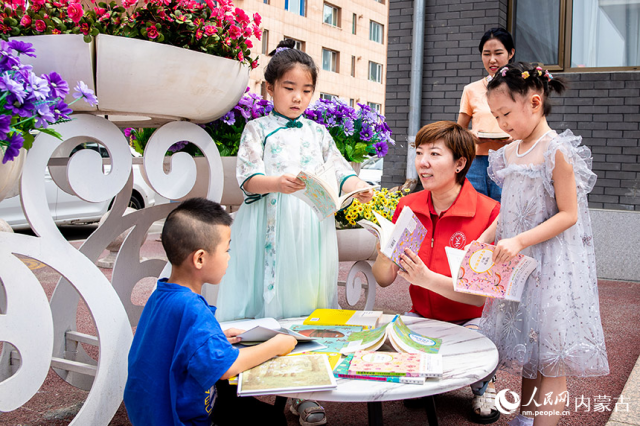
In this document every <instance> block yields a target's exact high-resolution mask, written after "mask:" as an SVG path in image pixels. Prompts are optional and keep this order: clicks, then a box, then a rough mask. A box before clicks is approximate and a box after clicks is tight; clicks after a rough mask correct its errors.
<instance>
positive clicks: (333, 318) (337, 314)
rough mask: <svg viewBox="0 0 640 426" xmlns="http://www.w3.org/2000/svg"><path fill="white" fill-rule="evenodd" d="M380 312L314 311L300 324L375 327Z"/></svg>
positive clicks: (380, 314)
mask: <svg viewBox="0 0 640 426" xmlns="http://www.w3.org/2000/svg"><path fill="white" fill-rule="evenodd" d="M380 317H382V311H353V310H349V309H322V308H320V309H316V310H315V311H313V312H312V313H311V315H309V316H308V317H307V318H306V319H305V320H304V321H303V323H302V324H304V325H359V326H362V327H372V328H373V327H376V326H377V325H378V321H379V320H380Z"/></svg>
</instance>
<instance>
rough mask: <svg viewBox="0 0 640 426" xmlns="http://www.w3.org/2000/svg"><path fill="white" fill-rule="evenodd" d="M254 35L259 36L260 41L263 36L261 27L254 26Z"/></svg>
mask: <svg viewBox="0 0 640 426" xmlns="http://www.w3.org/2000/svg"><path fill="white" fill-rule="evenodd" d="M253 36H254V37H255V38H257V39H258V41H260V39H261V38H262V31H260V28H258V27H253Z"/></svg>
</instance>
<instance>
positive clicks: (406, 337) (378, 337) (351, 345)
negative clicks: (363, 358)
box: [340, 315, 442, 354]
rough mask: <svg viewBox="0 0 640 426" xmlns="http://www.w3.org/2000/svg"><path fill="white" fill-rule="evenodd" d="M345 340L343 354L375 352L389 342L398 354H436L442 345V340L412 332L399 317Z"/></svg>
mask: <svg viewBox="0 0 640 426" xmlns="http://www.w3.org/2000/svg"><path fill="white" fill-rule="evenodd" d="M347 340H348V344H347V345H346V346H345V347H343V348H342V349H341V350H340V352H341V353H343V354H349V353H354V352H357V351H375V350H376V349H378V348H380V347H381V346H382V345H383V344H384V343H385V342H389V344H390V345H391V346H392V347H393V348H394V349H395V350H396V351H398V352H408V353H421V352H423V353H428V354H437V353H438V351H439V350H440V345H442V339H437V338H431V337H427V336H423V335H422V334H419V333H416V332H414V331H412V330H411V329H410V328H409V327H407V325H406V324H405V323H404V321H402V318H400V315H396V316H395V317H394V318H393V320H392V321H391V322H390V323H389V324H386V325H384V326H382V327H378V328H375V329H373V330H364V331H360V332H356V333H352V334H351V335H349V337H348V339H347Z"/></svg>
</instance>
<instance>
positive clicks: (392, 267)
mask: <svg viewBox="0 0 640 426" xmlns="http://www.w3.org/2000/svg"><path fill="white" fill-rule="evenodd" d="M371 269H372V272H373V276H374V278H375V279H376V282H377V283H378V284H379V285H380V287H387V286H388V285H390V284H391V283H393V282H394V281H395V280H396V276H398V271H399V270H400V268H398V265H396V264H395V263H393V262H392V261H391V259H389V258H388V257H387V256H385V255H384V254H382V252H381V251H380V243H379V242H378V257H376V261H375V263H374V264H373V266H372V267H371Z"/></svg>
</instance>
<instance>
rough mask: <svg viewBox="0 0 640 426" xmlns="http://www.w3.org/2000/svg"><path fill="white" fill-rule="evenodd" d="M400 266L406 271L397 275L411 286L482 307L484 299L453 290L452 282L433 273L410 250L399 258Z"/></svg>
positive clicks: (449, 278)
mask: <svg viewBox="0 0 640 426" xmlns="http://www.w3.org/2000/svg"><path fill="white" fill-rule="evenodd" d="M400 264H401V265H402V267H403V268H404V269H405V270H406V271H407V272H404V271H399V272H398V275H400V276H401V277H402V278H404V279H406V280H407V281H409V282H410V283H411V284H413V285H417V286H419V287H423V288H426V289H427V290H431V291H433V292H435V293H438V294H439V295H441V296H443V297H446V298H447V299H449V300H453V301H455V302H460V303H466V304H467V305H474V306H482V305H483V304H484V301H485V298H484V297H483V296H478V295H475V294H468V293H459V292H457V291H455V290H454V289H453V280H452V279H451V277H447V276H446V275H442V274H438V273H436V272H433V271H432V270H430V269H429V268H427V265H425V264H424V262H423V261H422V259H420V257H419V256H418V255H416V254H415V253H414V252H412V251H411V250H409V249H407V250H405V254H403V255H401V256H400Z"/></svg>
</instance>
